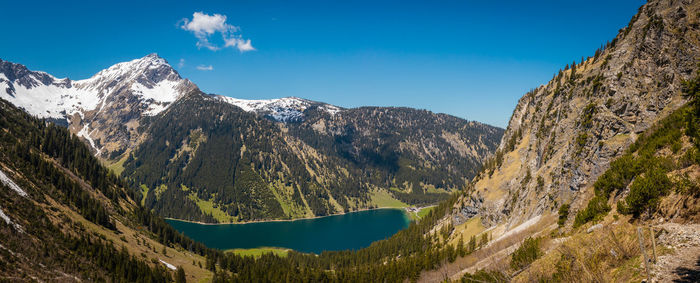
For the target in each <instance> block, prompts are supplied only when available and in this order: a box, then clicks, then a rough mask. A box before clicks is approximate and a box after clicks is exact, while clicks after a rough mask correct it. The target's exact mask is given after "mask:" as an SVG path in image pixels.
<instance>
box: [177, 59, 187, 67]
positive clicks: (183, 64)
mask: <svg viewBox="0 0 700 283" xmlns="http://www.w3.org/2000/svg"><path fill="white" fill-rule="evenodd" d="M184 66H185V59H183V58H180V62H178V63H177V67H178V68H180V69H182V67H184Z"/></svg>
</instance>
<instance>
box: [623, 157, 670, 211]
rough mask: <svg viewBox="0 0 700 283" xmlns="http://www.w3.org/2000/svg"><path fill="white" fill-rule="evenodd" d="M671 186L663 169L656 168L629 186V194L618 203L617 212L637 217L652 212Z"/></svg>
mask: <svg viewBox="0 0 700 283" xmlns="http://www.w3.org/2000/svg"><path fill="white" fill-rule="evenodd" d="M672 186H673V183H672V182H671V180H670V179H669V178H668V176H666V173H665V172H664V170H663V169H661V168H659V167H656V168H653V169H650V170H648V171H647V172H646V173H645V174H644V176H641V177H638V178H637V179H635V180H634V183H632V186H630V193H629V195H627V197H626V198H625V199H624V200H620V201H619V202H618V208H617V209H618V211H620V213H622V214H632V215H633V216H634V217H638V216H639V215H640V214H641V213H642V212H644V211H645V210H647V209H648V210H649V211H650V212H653V211H654V210H656V207H657V206H658V204H659V198H660V197H662V196H664V195H666V194H668V191H669V190H670V188H671V187H672Z"/></svg>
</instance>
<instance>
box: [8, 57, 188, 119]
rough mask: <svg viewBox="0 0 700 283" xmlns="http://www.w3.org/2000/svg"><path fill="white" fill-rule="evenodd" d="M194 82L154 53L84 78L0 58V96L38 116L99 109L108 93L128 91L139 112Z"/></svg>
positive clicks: (154, 109)
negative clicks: (62, 75)
mask: <svg viewBox="0 0 700 283" xmlns="http://www.w3.org/2000/svg"><path fill="white" fill-rule="evenodd" d="M193 86H194V85H193V84H192V83H191V82H189V81H187V80H185V79H182V78H181V77H180V76H179V75H178V74H177V72H176V71H175V70H174V69H173V68H172V67H170V65H168V63H167V62H166V61H165V60H164V59H163V58H160V57H159V56H158V55H156V54H150V55H148V56H146V57H143V58H141V59H136V60H133V61H129V62H123V63H119V64H116V65H114V66H112V67H109V68H108V69H105V70H102V71H100V72H99V73H97V74H95V75H94V76H92V77H91V78H89V79H85V80H77V81H71V80H70V79H68V78H64V79H58V78H56V77H54V76H52V75H50V74H47V73H44V72H40V71H30V70H29V69H27V67H25V66H23V65H20V64H15V63H11V62H7V61H2V60H0V89H5V91H4V92H0V97H2V98H4V99H7V100H8V101H10V102H12V103H13V104H15V105H17V106H19V107H21V108H24V109H25V111H27V112H29V113H31V114H32V115H36V116H38V117H42V118H55V119H68V120H70V116H72V115H73V114H76V113H78V114H80V115H81V117H82V116H84V115H83V114H84V113H85V112H89V111H92V110H96V109H98V108H99V109H104V107H105V106H107V105H108V104H109V103H113V101H112V100H110V99H109V98H110V96H112V95H114V94H117V93H119V92H123V91H128V92H131V93H132V94H133V95H134V96H135V97H138V98H139V100H140V103H141V104H143V105H141V106H142V107H141V108H143V109H142V110H144V111H143V112H144V113H143V114H145V115H155V114H158V113H159V112H160V111H163V110H164V109H165V108H166V107H167V105H169V104H170V103H172V102H173V101H175V100H176V99H177V97H179V96H180V95H182V94H183V91H186V90H189V89H191V88H192V87H193Z"/></svg>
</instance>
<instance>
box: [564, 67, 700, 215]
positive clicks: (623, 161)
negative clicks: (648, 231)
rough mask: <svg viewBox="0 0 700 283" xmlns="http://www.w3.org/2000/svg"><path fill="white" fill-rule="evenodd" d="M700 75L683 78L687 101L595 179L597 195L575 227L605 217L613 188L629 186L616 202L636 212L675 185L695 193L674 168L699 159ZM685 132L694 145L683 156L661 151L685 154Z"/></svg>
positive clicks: (624, 209)
mask: <svg viewBox="0 0 700 283" xmlns="http://www.w3.org/2000/svg"><path fill="white" fill-rule="evenodd" d="M699 85H700V74H698V76H696V77H695V78H694V79H692V80H690V81H687V82H684V88H683V92H684V95H685V97H686V98H688V100H689V103H688V105H686V106H684V107H682V108H680V109H678V110H676V111H675V112H673V113H672V114H670V115H669V116H668V117H666V118H664V119H663V120H661V121H660V122H659V123H658V124H657V125H655V126H654V127H652V128H650V129H649V130H647V131H646V132H645V134H643V135H641V136H640V137H639V138H638V139H637V141H636V142H635V143H634V144H632V145H631V146H630V148H629V149H628V150H627V152H626V153H625V154H624V155H622V156H621V157H619V158H618V159H616V160H615V161H613V162H612V163H611V164H610V169H608V170H607V171H606V172H605V173H603V175H602V176H600V177H599V178H598V180H597V181H596V182H595V183H594V185H593V186H594V188H595V196H594V197H593V199H591V200H590V201H589V202H588V205H587V206H586V207H585V208H584V209H583V210H581V211H579V212H578V213H577V214H576V219H575V221H574V227H578V226H581V225H583V224H585V223H587V222H589V221H594V220H598V219H600V218H601V217H604V216H605V215H606V214H607V213H608V212H609V211H610V210H611V207H610V205H609V204H608V199H609V198H610V195H611V194H612V193H615V194H619V193H621V192H622V191H623V190H624V189H625V188H627V187H628V186H629V193H628V195H627V196H626V197H624V198H623V199H621V200H620V201H618V202H617V210H618V211H619V212H620V213H622V214H631V215H633V216H634V217H639V216H640V215H642V214H644V213H647V214H651V213H654V212H655V211H656V209H657V206H658V204H659V201H660V197H662V196H665V195H667V194H668V193H669V192H670V191H671V189H673V188H674V187H675V188H676V191H678V192H679V193H685V194H692V195H697V194H698V193H697V192H698V190H697V186H696V185H694V183H693V182H692V181H689V180H687V177H685V176H681V177H680V178H679V179H678V180H672V179H671V178H669V177H668V176H667V174H668V173H669V172H671V171H674V170H678V169H682V168H685V167H688V166H690V165H692V164H700V150H699V149H700V147H699V145H700V142H699V135H700V134H699V133H698V132H699V131H698V128H699V126H700V123H699V122H700V102H699V100H700V97H699V96H700V87H699ZM683 137H688V139H689V140H690V142H691V143H693V146H691V147H689V148H687V149H686V150H685V152H684V153H682V156H681V157H680V158H672V157H664V156H662V155H659V154H658V153H659V151H660V150H662V149H665V148H667V149H669V150H670V151H671V153H672V154H673V155H678V154H681V153H680V152H679V151H680V150H681V149H682V144H681V143H682V140H683Z"/></svg>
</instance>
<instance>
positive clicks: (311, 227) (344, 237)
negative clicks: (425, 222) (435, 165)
mask: <svg viewBox="0 0 700 283" xmlns="http://www.w3.org/2000/svg"><path fill="white" fill-rule="evenodd" d="M166 221H168V223H170V225H172V226H173V227H174V228H175V229H177V230H178V231H180V232H182V233H184V234H185V235H187V236H188V237H190V238H192V239H194V240H197V241H199V242H202V243H204V244H205V245H207V247H210V248H216V249H222V250H225V249H237V248H242V249H249V248H257V247H283V248H289V249H293V250H297V251H300V252H312V253H321V252H322V251H337V250H348V249H354V250H357V249H361V248H364V247H368V246H369V245H370V244H371V243H372V242H374V241H377V240H382V239H385V238H388V237H390V236H391V235H393V234H395V233H396V232H398V231H399V230H402V229H405V228H407V227H408V225H409V223H410V219H409V218H408V215H406V213H405V211H404V210H403V209H376V210H367V211H358V212H352V213H347V214H343V215H334V216H328V217H321V218H314V219H302V220H295V221H270V222H259V223H249V224H219V225H207V224H197V223H191V222H184V221H178V220H166Z"/></svg>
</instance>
